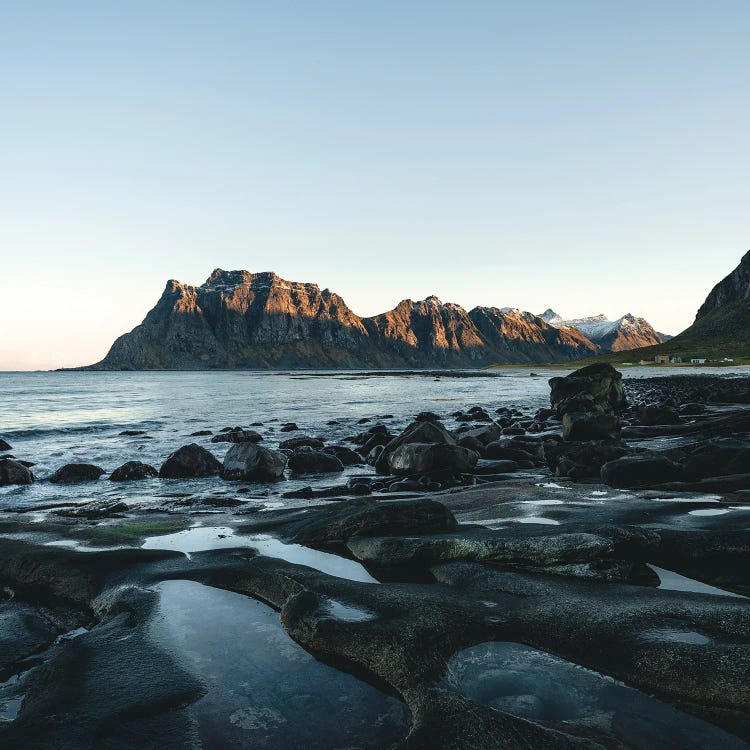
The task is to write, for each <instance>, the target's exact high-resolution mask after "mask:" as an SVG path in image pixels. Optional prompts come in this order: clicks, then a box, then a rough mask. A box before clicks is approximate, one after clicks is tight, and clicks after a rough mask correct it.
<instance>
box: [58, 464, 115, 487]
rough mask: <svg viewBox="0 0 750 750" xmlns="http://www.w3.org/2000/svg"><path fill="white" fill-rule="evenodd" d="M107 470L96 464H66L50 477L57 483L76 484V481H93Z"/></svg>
mask: <svg viewBox="0 0 750 750" xmlns="http://www.w3.org/2000/svg"><path fill="white" fill-rule="evenodd" d="M106 473H107V472H106V471H105V470H104V469H102V467H101V466H96V465H94V464H65V466H61V467H60V468H59V469H58V470H57V471H56V472H55V473H54V474H53V475H52V476H51V477H50V478H49V481H50V482H54V483H55V484H74V483H75V482H93V481H96V480H97V479H99V477H100V476H101V475H102V474H106Z"/></svg>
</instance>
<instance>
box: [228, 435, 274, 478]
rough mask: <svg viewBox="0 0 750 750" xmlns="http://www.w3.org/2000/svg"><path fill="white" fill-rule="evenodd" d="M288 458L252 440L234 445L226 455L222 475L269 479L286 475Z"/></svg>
mask: <svg viewBox="0 0 750 750" xmlns="http://www.w3.org/2000/svg"><path fill="white" fill-rule="evenodd" d="M286 463H287V458H286V456H285V455H284V454H283V453H281V452H280V451H272V450H269V449H268V448H263V447H261V446H260V445H257V444H256V443H252V442H240V443H237V444H236V445H233V446H232V447H231V448H230V449H229V450H228V451H227V455H226V456H225V457H224V466H223V468H222V471H221V476H222V477H223V478H224V479H257V480H261V481H267V480H269V479H279V478H280V477H282V476H284V469H285V468H286Z"/></svg>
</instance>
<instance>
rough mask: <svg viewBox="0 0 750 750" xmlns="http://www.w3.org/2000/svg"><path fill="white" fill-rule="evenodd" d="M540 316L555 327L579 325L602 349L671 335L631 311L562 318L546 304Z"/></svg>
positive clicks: (623, 347) (642, 343) (649, 342)
mask: <svg viewBox="0 0 750 750" xmlns="http://www.w3.org/2000/svg"><path fill="white" fill-rule="evenodd" d="M539 317H540V318H542V319H543V320H546V321H547V322H548V323H549V324H550V325H553V326H556V327H558V328H576V329H578V330H579V331H580V332H581V333H582V334H583V335H584V336H586V338H587V339H588V340H589V341H591V342H593V343H594V344H596V345H597V346H598V347H599V348H600V349H601V350H602V351H610V352H622V351H627V350H629V349H638V348H639V347H642V346H653V345H654V344H661V343H662V342H664V341H669V339H671V338H672V337H671V336H669V335H667V334H665V333H659V332H658V331H656V330H654V328H653V326H652V325H651V324H650V323H649V322H648V321H647V320H646V319H645V318H637V317H636V316H635V315H631V314H630V313H626V314H625V315H623V316H622V317H621V318H618V319H617V320H608V319H607V317H606V316H605V315H593V316H591V317H589V318H572V319H569V320H564V319H563V318H562V317H561V316H560V315H558V314H557V313H556V312H555V311H554V310H550V309H549V308H548V309H547V310H545V311H544V312H543V313H542V314H541V315H540V316H539Z"/></svg>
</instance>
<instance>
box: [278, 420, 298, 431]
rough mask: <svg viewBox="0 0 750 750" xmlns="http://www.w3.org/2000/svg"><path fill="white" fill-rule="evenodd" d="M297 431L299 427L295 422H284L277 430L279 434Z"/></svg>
mask: <svg viewBox="0 0 750 750" xmlns="http://www.w3.org/2000/svg"><path fill="white" fill-rule="evenodd" d="M297 430H299V427H297V425H296V423H295V422H285V423H284V424H283V425H281V427H280V428H279V431H280V432H296V431H297Z"/></svg>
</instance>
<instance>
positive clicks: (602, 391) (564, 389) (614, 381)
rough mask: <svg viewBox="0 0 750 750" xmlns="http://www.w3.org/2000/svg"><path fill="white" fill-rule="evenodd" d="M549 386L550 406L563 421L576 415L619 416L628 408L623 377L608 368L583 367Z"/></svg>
mask: <svg viewBox="0 0 750 750" xmlns="http://www.w3.org/2000/svg"><path fill="white" fill-rule="evenodd" d="M549 384H550V389H551V392H550V404H551V406H552V408H553V409H554V410H555V413H556V414H557V416H558V417H560V418H562V416H563V415H564V414H567V413H568V412H576V411H590V412H598V413H601V414H616V415H619V414H621V413H622V412H623V410H624V409H625V407H626V405H627V402H626V400H625V392H624V390H623V387H622V374H621V373H619V372H618V371H617V370H615V368H614V367H612V365H609V364H595V365H589V366H588V367H582V368H581V369H580V370H576V371H575V372H572V373H570V375H567V376H566V377H564V378H563V377H558V378H552V379H551V380H550V381H549Z"/></svg>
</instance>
